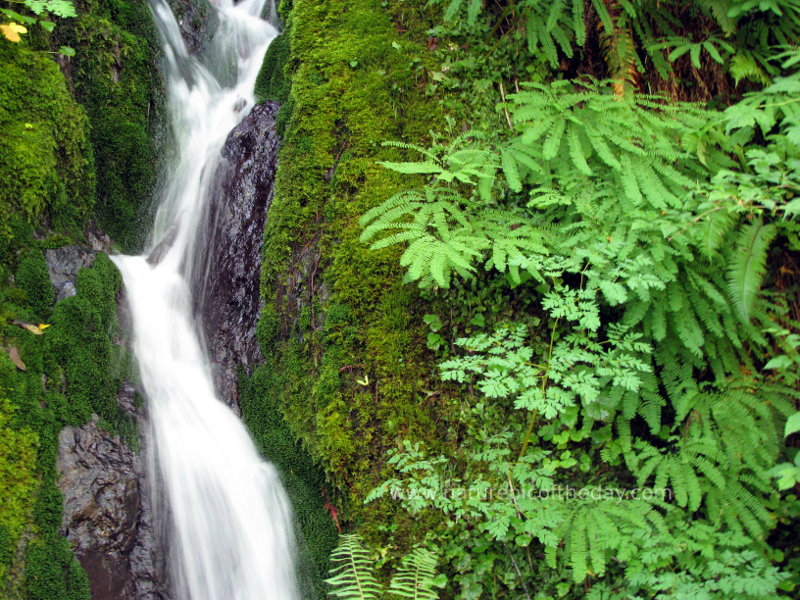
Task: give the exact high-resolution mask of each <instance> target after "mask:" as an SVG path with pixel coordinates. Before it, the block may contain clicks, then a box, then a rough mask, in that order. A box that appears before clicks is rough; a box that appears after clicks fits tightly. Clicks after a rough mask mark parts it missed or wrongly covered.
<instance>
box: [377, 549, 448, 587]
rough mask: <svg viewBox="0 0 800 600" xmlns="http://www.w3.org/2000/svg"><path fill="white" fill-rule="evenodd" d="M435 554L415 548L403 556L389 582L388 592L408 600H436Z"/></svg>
mask: <svg viewBox="0 0 800 600" xmlns="http://www.w3.org/2000/svg"><path fill="white" fill-rule="evenodd" d="M436 563H437V561H436V555H434V554H433V552H431V551H430V550H427V549H425V548H415V549H414V550H412V551H411V552H410V553H409V554H407V555H406V556H404V557H403V559H402V561H401V562H400V567H399V568H398V569H397V573H395V575H394V576H393V577H392V580H391V582H390V583H389V594H391V595H394V596H397V597H398V598H409V599H410V600H436V599H437V598H438V597H439V594H438V593H437V591H436V590H435V589H434V588H435V587H436V584H437V583H438V582H437V578H436Z"/></svg>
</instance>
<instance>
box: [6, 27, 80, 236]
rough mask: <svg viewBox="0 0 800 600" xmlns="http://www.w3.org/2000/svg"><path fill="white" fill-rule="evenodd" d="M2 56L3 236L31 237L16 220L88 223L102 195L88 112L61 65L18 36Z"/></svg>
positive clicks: (64, 225) (63, 225)
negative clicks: (22, 233) (97, 191)
mask: <svg viewBox="0 0 800 600" xmlns="http://www.w3.org/2000/svg"><path fill="white" fill-rule="evenodd" d="M0 64H2V65H3V77H2V78H0V100H2V101H1V102H0V127H2V130H3V135H2V136H0V172H2V178H3V181H4V182H5V184H4V185H3V187H2V189H1V190H0V206H2V210H1V211H0V238H3V241H4V242H5V243H10V244H11V245H12V246H13V245H16V244H22V243H27V240H25V239H24V238H22V239H20V238H19V237H18V236H19V231H20V228H19V225H17V224H15V222H16V223H19V222H20V221H24V222H26V223H28V224H31V225H33V224H37V225H38V223H39V222H40V221H42V220H44V221H45V222H49V223H50V224H51V225H52V226H54V227H58V228H62V229H67V230H69V229H74V228H78V227H79V225H80V224H82V222H83V220H84V219H85V218H86V216H87V214H88V212H89V210H90V209H91V207H92V204H93V202H94V174H93V164H94V163H93V156H92V151H91V147H90V146H89V141H88V123H87V119H86V116H85V114H84V112H83V110H82V109H81V108H80V106H79V105H78V104H77V103H76V102H75V100H74V99H73V98H72V96H71V95H70V94H69V92H68V91H67V86H66V82H65V81H64V77H63V76H62V74H61V73H60V71H59V69H58V66H57V65H56V64H55V63H54V62H53V61H52V60H50V59H49V58H48V57H46V56H42V55H40V54H37V53H35V52H33V51H31V50H30V49H28V48H26V47H25V46H22V45H20V44H10V43H3V44H0ZM14 238H17V240H16V241H14ZM1 248H2V246H0V249H1Z"/></svg>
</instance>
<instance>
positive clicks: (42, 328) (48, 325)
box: [39, 323, 50, 331]
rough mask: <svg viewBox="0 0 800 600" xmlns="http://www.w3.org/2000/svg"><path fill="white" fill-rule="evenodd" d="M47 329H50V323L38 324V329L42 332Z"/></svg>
mask: <svg viewBox="0 0 800 600" xmlns="http://www.w3.org/2000/svg"><path fill="white" fill-rule="evenodd" d="M48 327H50V323H39V329H40V330H42V331H44V330H45V329H47V328H48Z"/></svg>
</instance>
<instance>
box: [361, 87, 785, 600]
mask: <svg viewBox="0 0 800 600" xmlns="http://www.w3.org/2000/svg"><path fill="white" fill-rule="evenodd" d="M793 77H794V76H787V77H786V78H784V79H781V80H778V81H776V83H775V84H773V85H772V86H769V87H768V88H766V89H765V90H764V92H754V93H752V94H751V95H749V96H747V97H746V98H745V99H744V101H743V103H742V104H741V105H737V106H735V107H733V108H731V109H729V110H728V111H726V112H724V113H714V112H711V111H706V110H703V109H702V108H700V107H698V106H695V105H689V104H681V103H675V102H668V101H667V99H666V98H662V97H657V96H645V95H640V94H632V93H628V94H625V95H624V96H622V97H620V96H619V94H617V87H616V85H615V82H608V83H607V84H597V83H593V82H588V83H587V82H585V81H577V82H576V81H572V82H553V83H548V84H521V87H522V89H523V91H522V92H520V93H518V94H513V95H511V96H509V98H508V103H507V104H506V105H505V107H504V109H505V110H508V112H509V116H510V120H511V124H512V125H513V129H512V131H511V132H510V133H509V132H482V133H481V134H471V135H466V136H462V137H460V138H457V139H456V140H455V141H454V142H453V143H452V144H450V145H442V144H438V145H435V146H433V147H431V148H424V147H419V148H418V147H412V146H407V148H408V149H413V150H415V151H417V152H419V153H420V154H422V159H421V160H419V161H417V162H384V163H383V164H384V166H385V167H388V168H390V169H392V170H395V171H398V172H400V173H403V174H406V175H422V176H423V177H425V178H426V179H425V181H424V182H423V183H422V187H421V189H418V190H405V191H402V192H399V193H398V194H396V195H395V196H393V197H391V198H390V199H389V200H387V201H386V202H384V204H382V205H380V206H378V207H376V208H374V209H372V210H371V211H368V212H367V213H366V214H365V215H364V216H363V218H362V221H361V223H362V226H364V232H363V234H362V239H363V240H365V241H371V242H372V244H373V245H372V247H373V249H376V250H378V249H382V248H385V247H387V246H393V245H403V246H404V247H405V248H404V253H403V255H402V256H401V259H400V264H401V265H402V266H405V267H406V268H407V271H406V280H407V281H417V282H418V283H419V285H420V286H421V287H426V288H434V289H435V286H436V287H439V288H450V287H453V285H454V282H456V281H458V282H459V285H460V284H461V281H463V280H470V279H474V278H477V277H486V276H494V277H498V276H499V277H502V278H503V279H505V281H506V283H507V285H508V287H509V294H514V295H521V294H530V295H532V296H533V297H534V298H535V299H536V302H537V304H538V311H537V314H538V315H541V316H540V317H537V318H536V319H535V320H534V321H533V324H534V326H535V327H537V329H536V331H535V332H532V331H531V330H530V329H529V327H528V326H526V325H522V324H513V323H512V324H510V325H501V326H499V327H497V328H495V330H494V331H493V332H491V333H480V334H477V335H473V336H471V337H469V338H458V339H456V341H455V348H457V349H458V350H457V352H458V354H459V355H456V356H453V357H450V358H448V359H447V360H445V361H444V362H442V363H441V364H440V367H441V369H442V375H443V379H444V380H445V381H453V382H457V383H459V384H462V385H464V386H468V387H465V388H463V389H464V396H465V397H464V400H463V402H464V403H466V404H467V405H468V409H467V411H466V414H464V415H463V416H462V417H461V419H460V421H461V424H462V427H463V429H462V430H461V432H460V434H459V446H460V448H459V450H458V451H456V452H454V453H452V454H450V455H444V454H442V455H434V456H433V457H429V455H428V454H427V453H426V452H423V451H422V450H421V449H420V447H419V446H414V445H406V446H405V450H404V451H399V452H393V453H390V454H391V458H390V464H392V466H393V467H394V469H395V474H396V476H395V477H390V478H389V479H388V480H386V481H385V482H384V483H383V484H381V485H380V486H378V487H377V488H376V489H375V490H374V491H373V492H372V493H371V494H370V495H369V496H368V497H367V500H368V501H371V500H375V499H379V498H387V497H393V498H395V499H396V500H399V501H400V502H401V503H402V505H403V506H404V507H405V508H406V509H407V510H408V511H410V512H411V513H412V514H414V515H420V516H422V518H425V517H424V515H426V514H430V513H434V514H436V515H439V518H442V517H443V518H445V519H446V520H447V525H446V526H444V527H442V528H441V530H439V532H436V533H431V534H429V539H430V540H431V541H433V542H435V543H437V544H443V545H444V546H445V552H446V555H447V556H449V557H450V559H451V568H452V569H456V570H457V571H458V573H459V575H458V578H457V582H458V585H459V586H460V587H459V588H458V589H456V590H454V591H455V592H456V597H458V598H473V597H478V595H479V594H480V593H482V592H486V591H487V590H486V589H485V588H484V586H487V585H490V584H491V586H492V587H491V595H492V596H493V597H519V595H520V594H521V593H526V594H528V595H529V596H530V593H529V591H528V590H527V587H526V584H525V580H526V578H527V577H530V576H536V574H537V573H540V571H539V569H540V566H539V565H540V564H541V563H540V562H539V561H537V560H535V559H534V558H532V557H535V556H539V555H541V554H542V553H543V554H544V557H545V563H546V565H547V566H548V567H549V568H550V569H552V570H553V573H554V575H553V576H550V577H549V579H548V580H547V581H548V582H549V583H548V585H552V586H553V588H552V590H551V591H550V592H542V593H550V594H557V595H558V596H564V595H565V594H568V593H570V594H572V593H574V594H578V593H579V592H578V588H576V587H575V584H576V583H582V584H583V585H585V586H587V587H591V588H592V590H593V591H592V594H593V595H592V597H597V598H601V597H602V598H605V597H613V598H628V597H659V598H660V597H664V598H667V597H690V596H692V595H696V597H708V598H712V597H730V595H731V594H740V595H742V596H743V597H751V598H772V597H774V596H775V593H776V588H777V587H778V586H779V585H783V583H782V582H784V580H786V579H787V576H786V575H785V574H784V573H781V572H779V570H778V569H777V568H775V567H774V566H772V565H771V564H770V562H769V561H770V558H771V554H770V551H769V549H768V548H767V546H766V544H765V542H764V540H765V539H766V537H767V534H768V532H769V531H770V530H771V529H772V528H773V527H774V526H775V521H776V512H777V511H778V510H779V509H778V507H779V500H778V497H777V494H776V490H775V487H774V484H773V482H772V481H771V478H772V477H777V478H779V480H780V481H781V482H782V484H781V485H782V486H785V485H786V484H787V483H789V482H791V481H793V473H794V471H793V470H792V469H791V468H790V467H789V466H788V464H785V465H784V466H782V467H781V468H778V469H775V468H774V467H775V464H776V462H777V460H778V459H779V457H780V455H781V453H782V452H783V450H784V446H783V444H782V441H781V436H780V431H781V430H782V429H783V427H784V425H783V422H784V419H786V417H788V416H789V415H791V414H792V413H793V412H794V406H795V405H796V402H797V398H798V395H797V392H796V391H795V389H794V386H795V384H796V378H795V376H794V375H793V372H792V371H791V370H787V369H786V368H785V367H786V366H788V365H794V364H795V358H794V357H795V356H796V350H797V347H798V346H797V342H798V340H797V339H796V337H797V336H796V335H795V334H792V333H790V332H789V331H788V330H787V329H783V328H782V327H780V326H779V323H781V322H782V319H784V318H785V317H784V316H783V315H784V314H785V313H784V309H783V308H782V301H781V300H780V299H779V298H778V297H776V296H775V295H774V294H762V293H761V292H760V290H761V287H762V286H763V284H764V281H765V279H766V278H767V273H768V268H767V258H768V254H769V252H770V251H777V249H776V248H774V247H773V244H775V243H781V242H782V241H783V240H788V242H789V245H790V246H793V247H795V248H796V240H797V225H796V223H795V222H794V204H793V202H795V199H796V195H797V192H798V191H799V190H800V187H797V186H796V185H794V181H795V180H794V177H795V170H796V166H797V164H800V163H797V162H796V161H797V160H798V157H799V155H798V150H799V148H798V146H797V145H796V144H794V142H793V141H792V140H791V139H789V133H790V132H792V131H793V127H794V117H793V115H794V109H793V108H786V107H791V106H793V101H792V100H789V99H788V98H786V101H787V102H788V103H786V104H781V105H779V106H775V107H773V106H772V103H771V102H770V101H769V100H768V98H774V97H776V96H778V95H779V94H782V93H789V92H788V90H791V89H794V88H793V86H794V83H793ZM776 86H777V87H776ZM783 100H784V99H783V98H782V101H783ZM784 110H785V111H786V112H783V111H784ZM772 111H774V112H772ZM757 124H758V126H759V127H760V129H761V130H760V132H758V131H756V130H755V127H756V125H757ZM723 132H725V133H726V134H730V135H729V137H725V135H723ZM759 134H760V136H761V137H758V135H759ZM756 141H760V142H761V144H760V145H759V146H756V145H755V142H756ZM745 144H748V145H749V147H748V148H745ZM787 184H788V185H787ZM775 188H777V190H775ZM773 190H775V191H773ZM784 243H785V242H784ZM456 278H458V279H456ZM439 329H441V328H439ZM440 335H441V334H440ZM793 335H794V337H792V336H793ZM775 347H781V348H784V349H785V352H786V354H785V355H784V356H783V358H782V359H776V358H772V355H773V353H774V349H775ZM771 358H772V360H770V359H771ZM768 360H770V362H769V363H767V361H768ZM762 365H763V366H765V368H766V369H771V370H772V373H771V374H767V373H763V374H762V373H760V372H759V371H760V370H761V368H762ZM634 482H635V485H636V488H633V484H634ZM561 486H567V488H568V489H575V490H576V494H584V496H581V495H577V498H567V500H565V499H564V498H563V497H554V492H558V491H563V488H562V487H561ZM503 488H505V490H506V493H505V494H503V496H502V497H500V496H499V494H498V491H499V490H501V489H503ZM454 490H455V491H458V493H457V494H456V493H454V492H453V491H454ZM592 490H595V492H593V491H592ZM643 491H649V492H659V491H661V492H662V493H661V494H660V495H659V494H655V495H651V496H650V497H647V498H645V497H644V496H643V495H642V492H643ZM609 493H610V495H611V497H608V494H609ZM615 494H616V496H615ZM562 496H563V494H562ZM621 503H623V504H621ZM687 522H688V523H690V525H689V530H688V531H687V525H686V524H687ZM689 539H690V540H691V542H687V540H689ZM512 542H513V544H514V546H513V548H514V549H513V550H512V549H510V544H511V543H512ZM465 544H467V546H466V547H465ZM682 547H683V548H686V547H690V548H693V549H696V552H697V554H690V556H691V559H687V558H686V557H685V556H683V555H682V553H681V551H680V550H678V548H682ZM486 548H491V549H492V551H493V552H495V557H496V558H494V559H493V560H494V561H495V563H494V564H493V565H492V566H491V567H487V566H485V565H479V564H478V563H477V562H476V561H475V558H474V556H475V553H477V552H484V551H485V549H486ZM692 552H694V550H692ZM504 555H505V556H504ZM498 557H503V558H498ZM612 557H613V558H614V559H616V562H613V561H612V560H611V559H612ZM510 569H513V573H515V574H516V576H506V577H504V576H502V573H504V572H507V571H509V570H510ZM743 570H746V571H747V572H748V576H746V577H742V576H741V572H742V571H743ZM565 572H569V573H570V576H571V577H570V578H571V579H572V582H570V581H568V580H567V579H566V578H565V577H564V573H565ZM711 572H714V573H717V574H718V577H717V578H716V579H715V581H714V583H712V584H710V585H709V584H707V583H706V581H707V580H708V573H711ZM623 573H624V575H623ZM621 581H623V582H625V583H624V585H622V584H620V582H621ZM676 590H680V592H677V591H676ZM604 594H605V595H604ZM636 594H643V595H642V596H636ZM672 594H677V595H672Z"/></svg>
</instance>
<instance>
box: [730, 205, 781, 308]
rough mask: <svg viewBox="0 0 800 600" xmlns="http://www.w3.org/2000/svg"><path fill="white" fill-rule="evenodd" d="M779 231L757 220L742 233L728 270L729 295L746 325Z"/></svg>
mask: <svg viewBox="0 0 800 600" xmlns="http://www.w3.org/2000/svg"><path fill="white" fill-rule="evenodd" d="M777 233H778V230H777V227H776V226H775V225H773V224H765V223H764V222H763V221H762V220H761V219H756V220H755V221H753V222H752V223H750V224H749V225H747V226H746V227H745V228H744V229H742V231H741V233H740V234H739V237H738V239H737V241H736V249H735V250H734V252H733V256H732V257H731V263H730V268H729V269H728V295H729V297H730V299H731V301H732V302H733V304H734V306H735V307H736V310H737V314H738V316H739V318H740V319H741V320H742V322H744V323H748V322H749V321H750V312H751V310H752V308H753V302H754V301H755V299H756V295H757V294H758V290H759V288H760V287H761V280H762V279H763V277H764V273H765V271H766V262H767V251H768V250H769V246H770V244H771V243H772V240H773V239H774V238H775V236H776V235H777Z"/></svg>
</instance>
